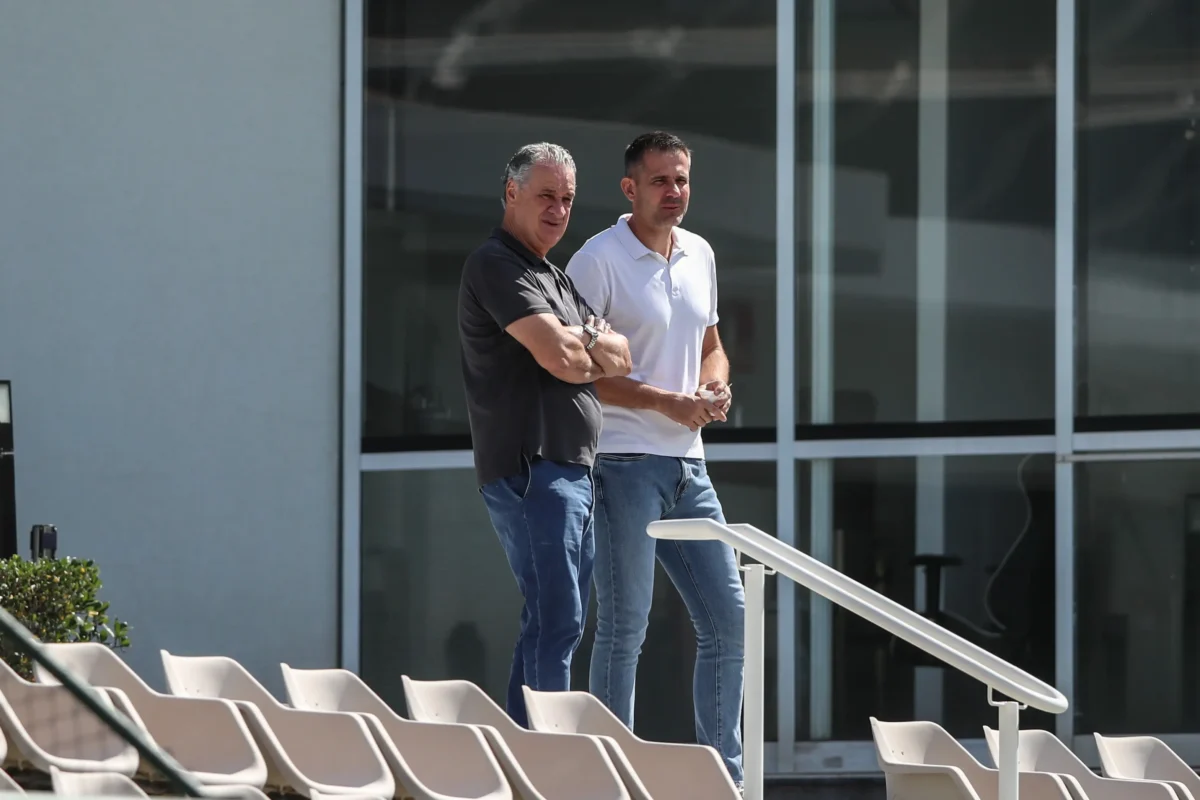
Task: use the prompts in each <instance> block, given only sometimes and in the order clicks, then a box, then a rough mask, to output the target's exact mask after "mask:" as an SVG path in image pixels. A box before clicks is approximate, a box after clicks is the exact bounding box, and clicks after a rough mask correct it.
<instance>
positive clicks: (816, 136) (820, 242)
mask: <svg viewBox="0 0 1200 800" xmlns="http://www.w3.org/2000/svg"><path fill="white" fill-rule="evenodd" d="M833 36H834V3H833V0H814V2H813V39H812V47H813V66H812V70H813V122H812V148H813V151H812V203H811V213H812V378H811V380H812V422H813V423H814V424H823V423H829V422H833V245H834V218H833V203H834V185H833V177H834V112H835V109H836V107H835V105H834V101H835V98H834V57H833V56H834V38H833ZM810 480H811V490H810V498H811V508H810V515H809V540H810V547H809V549H810V552H811V555H812V556H813V557H814V558H818V559H820V560H821V561H824V562H826V563H829V562H831V561H832V556H833V462H831V461H829V460H827V459H822V460H819V461H813V462H812V474H811V477H810ZM810 603H811V605H810V617H809V619H810V626H811V627H810V630H809V690H808V693H809V710H810V715H809V736H810V737H811V738H812V739H814V740H819V739H828V738H829V737H830V735H831V732H832V727H833V706H832V699H833V609H832V607H831V606H830V605H829V601H828V600H825V599H824V598H822V597H817V596H816V595H815V594H814V595H812V597H811V599H810Z"/></svg>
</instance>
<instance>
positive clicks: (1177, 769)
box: [1145, 736, 1200, 794]
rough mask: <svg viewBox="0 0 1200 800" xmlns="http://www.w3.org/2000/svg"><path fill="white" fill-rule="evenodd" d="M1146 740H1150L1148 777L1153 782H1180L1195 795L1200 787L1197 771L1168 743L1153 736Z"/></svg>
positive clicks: (1147, 765)
mask: <svg viewBox="0 0 1200 800" xmlns="http://www.w3.org/2000/svg"><path fill="white" fill-rule="evenodd" d="M1145 738H1147V739H1149V740H1150V748H1149V758H1148V760H1147V764H1146V776H1147V777H1148V778H1151V779H1153V780H1166V781H1179V782H1180V783H1182V784H1183V785H1184V786H1186V787H1188V788H1189V789H1191V790H1192V791H1193V794H1195V791H1196V789H1197V787H1200V777H1198V776H1197V775H1196V772H1195V770H1193V769H1192V768H1191V767H1190V766H1189V765H1188V763H1187V762H1186V761H1184V760H1183V759H1182V758H1180V757H1179V755H1178V754H1177V753H1176V752H1175V751H1174V750H1172V749H1171V748H1170V746H1169V745H1167V743H1166V742H1164V741H1162V740H1161V739H1156V738H1154V737H1153V736H1147V737H1145Z"/></svg>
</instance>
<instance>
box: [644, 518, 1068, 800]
mask: <svg viewBox="0 0 1200 800" xmlns="http://www.w3.org/2000/svg"><path fill="white" fill-rule="evenodd" d="M647 532H648V533H649V534H650V535H651V536H653V537H655V538H656V539H691V540H700V539H715V540H719V541H722V542H725V543H726V544H728V545H729V546H730V547H732V548H733V549H734V550H736V551H738V552H739V553H741V554H743V555H745V556H748V557H749V558H751V559H753V560H754V561H757V562H758V563H757V564H749V565H746V566H745V567H744V570H745V571H746V573H747V575H746V582H745V584H746V681H745V683H746V688H745V700H744V708H745V719H744V722H743V728H744V730H743V737H742V738H743V743H744V752H745V754H744V757H743V764H744V772H745V776H746V800H762V796H763V786H762V784H763V703H764V691H763V690H764V686H763V680H764V677H763V676H764V654H763V644H764V638H763V634H764V630H763V625H764V616H765V604H764V594H765V592H764V578H765V576H766V574H767V570H768V569H769V570H771V571H773V572H776V573H778V574H780V575H783V576H785V577H787V578H789V579H791V580H793V581H795V582H796V583H798V584H800V585H801V586H803V587H805V588H806V589H809V590H810V591H813V592H816V593H817V594H819V595H821V596H822V597H824V598H826V599H827V600H829V601H830V602H832V603H836V604H837V605H839V606H841V607H842V608H844V609H846V610H847V611H850V612H852V613H854V614H857V615H858V616H860V617H862V618H863V619H865V620H867V621H868V622H870V623H872V624H874V625H877V626H878V627H880V628H883V629H884V630H886V631H888V632H889V633H891V634H892V635H894V636H896V637H898V638H900V639H903V640H904V641H906V642H908V643H909V644H911V645H912V646H913V647H916V648H918V649H920V650H923V651H924V652H926V653H928V654H930V655H932V656H934V657H936V658H939V659H941V660H942V661H943V662H945V663H946V664H948V665H949V666H951V667H954V668H955V669H957V670H959V671H961V672H963V673H966V674H967V675H970V676H971V677H972V678H975V679H976V680H978V681H980V682H981V683H983V684H984V685H986V686H987V687H988V702H989V703H991V704H992V705H994V706H997V707H998V708H999V714H1000V725H999V727H1000V758H999V762H1000V763H999V764H998V765H997V766H998V767H999V768H1000V786H999V789H1000V791H999V800H1016V799H1017V796H1018V781H1017V735H1018V734H1017V730H1018V726H1017V721H1018V714H1019V711H1020V709H1021V708H1023V707H1026V706H1032V707H1033V708H1036V709H1039V710H1041V711H1046V712H1049V713H1051V714H1061V713H1062V712H1064V711H1066V710H1067V706H1068V703H1067V698H1066V697H1064V696H1063V694H1062V692H1060V691H1058V690H1057V689H1055V688H1054V687H1053V686H1051V685H1050V684H1048V683H1045V682H1044V681H1041V680H1039V679H1038V678H1035V677H1034V676H1032V675H1030V674H1029V673H1028V672H1025V671H1024V670H1022V669H1019V668H1017V667H1015V666H1013V665H1012V664H1010V663H1009V662H1007V661H1005V660H1004V659H1002V658H1000V657H999V656H997V655H995V654H994V653H991V652H989V651H987V650H985V649H983V648H982V647H980V646H979V645H977V644H974V643H972V642H969V641H967V640H966V639H964V638H962V637H961V636H958V635H957V634H954V633H951V632H950V631H948V630H946V629H945V628H943V627H942V626H941V625H938V624H937V623H936V622H933V621H932V620H930V619H928V618H926V617H923V616H921V615H920V614H918V613H917V612H915V611H913V610H912V609H910V608H906V607H905V606H902V605H900V604H899V603H897V602H896V601H894V600H892V599H890V598H888V597H885V596H883V595H882V594H880V593H879V592H876V591H875V590H874V589H871V588H870V587H867V586H865V585H863V584H861V583H859V582H858V581H856V580H854V579H853V578H850V577H848V576H846V575H845V574H843V573H841V572H839V571H838V570H836V569H834V568H833V567H831V566H829V565H828V564H824V563H822V562H821V561H818V560H817V559H815V558H813V557H812V556H810V555H808V554H806V553H802V552H800V551H799V550H797V549H796V548H794V547H791V546H790V545H788V544H786V543H784V542H781V541H780V540H778V539H776V538H775V537H774V536H771V535H770V534H768V533H766V532H764V531H761V530H759V529H758V528H755V527H754V526H753V525H743V524H737V525H730V524H722V523H720V522H717V521H716V520H711V519H687V520H663V521H660V522H652V523H650V525H649V527H648V528H647ZM994 691H995V692H1000V693H1002V694H1004V695H1005V696H1006V697H1008V698H1011V700H1003V701H998V700H996V699H994V698H993V696H992V693H993V692H994Z"/></svg>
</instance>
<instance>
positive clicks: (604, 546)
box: [567, 132, 744, 786]
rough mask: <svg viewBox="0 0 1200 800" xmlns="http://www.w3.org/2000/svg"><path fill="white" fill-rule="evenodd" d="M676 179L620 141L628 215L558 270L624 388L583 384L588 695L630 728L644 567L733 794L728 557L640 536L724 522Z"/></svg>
mask: <svg viewBox="0 0 1200 800" xmlns="http://www.w3.org/2000/svg"><path fill="white" fill-rule="evenodd" d="M690 171H691V152H690V151H689V149H688V147H687V145H685V144H684V143H683V141H681V140H680V139H679V138H678V137H676V136H674V135H672V134H669V133H662V132H655V133H648V134H644V135H642V136H639V137H638V138H637V139H634V140H633V142H632V143H631V144H630V145H629V146H628V147H627V148H626V150H625V177H624V178H622V179H621V190H622V191H623V192H624V194H625V196H626V197H627V198H628V199H629V201H630V202H631V203H632V206H633V209H632V213H631V214H626V215H623V216H622V217H620V218H619V219H618V220H617V223H616V224H615V225H614V226H612V227H611V228H608V229H607V230H605V231H602V232H601V233H598V234H597V235H595V236H593V237H592V238H591V239H589V240H588V241H587V243H585V244H584V245H583V247H582V248H580V250H579V252H578V253H576V254H575V255H574V256H573V257H572V258H571V261H570V263H569V264H568V265H567V274H568V275H569V276H570V277H571V279H572V280H573V281H574V282H575V286H576V289H577V290H578V291H579V293H580V295H582V296H583V297H584V299H585V300H587V302H588V303H589V305H590V306H591V307H592V308H593V309H595V311H596V314H597V315H599V316H602V317H603V318H604V319H605V320H606V321H607V322H608V323H609V324H611V325H612V326H613V327H614V328H615V329H617V330H620V331H621V332H622V333H623V334H625V336H626V337H627V338H628V340H629V351H630V354H631V355H632V357H633V371H632V372H631V373H630V374H629V376H628V377H623V378H601V379H599V380H597V381H596V383H595V386H596V391H597V393H598V394H599V396H600V403H601V410H602V412H603V416H604V424H603V427H602V428H601V431H600V444H599V447H598V448H597V454H596V465H595V476H596V520H595V535H596V562H595V571H594V573H593V580H594V583H595V585H596V598H597V601H598V604H599V613H598V619H597V627H596V642H595V647H594V649H593V650H592V662H591V691H592V693H593V694H595V695H596V696H597V697H599V698H600V700H602V701H603V702H604V703H605V705H607V706H608V707H609V709H611V710H612V712H613V713H614V714H616V715H617V716H618V717H619V718H620V719H621V720H622V721H624V722H625V724H626V725H628V726H629V727H630V728H632V727H633V706H634V683H635V676H636V671H637V661H638V654H639V653H640V652H641V648H642V642H643V641H644V640H645V637H646V627H647V625H648V622H649V618H650V603H651V600H652V598H653V595H654V560H655V557H657V558H658V560H659V562H661V563H662V565H663V569H664V570H665V571H666V573H667V575H668V576H670V578H671V581H672V583H674V584H675V587H676V589H678V591H679V593H680V595H681V596H682V597H683V600H684V602H685V603H686V604H687V607H688V612H689V614H690V616H691V618H692V622H693V624H694V626H695V629H696V643H697V655H696V668H695V674H694V676H693V700H694V703H695V710H696V736H697V740H698V741H699V742H700V743H701V744H706V745H710V746H712V747H713V748H715V749H716V750H717V752H718V753H720V754H721V757H722V759H723V760H724V762H725V765H726V767H727V768H728V769H729V773H730V776H731V777H732V778H733V780H734V782H735V783H737V784H738V785H739V786H741V784H742V741H741V738H742V737H741V708H742V679H743V673H742V666H743V645H744V639H743V631H744V619H743V616H742V615H743V606H744V595H743V592H742V582H741V579H740V578H739V575H738V569H737V561H736V558H735V556H734V553H733V550H732V549H731V548H730V547H729V546H728V545H726V544H723V543H721V542H715V541H705V542H672V541H659V540H656V539H652V538H651V537H650V536H649V535H648V534H647V533H646V526H647V525H648V524H649V523H650V522H653V521H655V520H660V519H695V518H712V519H716V520H720V521H722V522H723V521H724V516H723V514H722V511H721V503H720V501H719V500H718V499H717V493H716V491H714V489H713V486H712V482H711V481H710V480H709V477H708V471H707V469H706V467H705V463H704V443H703V442H702V440H701V436H700V432H701V430H702V429H703V428H704V426H705V425H707V424H709V423H710V422H712V421H714V420H721V421H724V420H725V414H726V411H727V410H728V409H729V406H730V403H731V401H732V394H731V392H730V389H729V361H728V359H727V358H726V356H725V352H724V350H723V349H722V348H721V340H720V337H719V336H718V334H717V273H716V260H715V258H714V256H713V250H712V247H710V246H709V244H708V242H706V241H705V240H704V239H703V238H701V237H700V236H697V235H696V234H694V233H691V232H689V231H685V230H683V229H682V228H680V227H679V224H680V223H681V222H682V221H683V217H684V214H686V213H687V207H688V199H689V197H690V194H691V186H690V184H689V182H688V179H689V173H690ZM710 393H711V394H710ZM702 394H704V396H702ZM709 398H711V399H709Z"/></svg>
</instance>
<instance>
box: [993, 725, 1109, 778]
mask: <svg viewBox="0 0 1200 800" xmlns="http://www.w3.org/2000/svg"><path fill="white" fill-rule="evenodd" d="M983 736H984V739H986V740H987V745H988V750H989V752H990V753H991V755H992V762H993V763H995V764H999V763H1000V732H999V731H998V730H996V729H994V728H989V727H987V726H986V725H985V726H984V727H983ZM1017 768H1018V769H1020V770H1021V771H1023V772H1054V773H1058V774H1061V775H1071V776H1073V777H1075V778H1082V779H1084V780H1090V779H1091V778H1093V777H1095V773H1094V772H1092V771H1091V770H1090V769H1089V768H1088V766H1087V764H1084V763H1083V762H1082V761H1080V760H1079V757H1078V756H1076V755H1075V754H1074V753H1072V752H1071V750H1070V748H1068V747H1067V746H1066V745H1064V744H1063V743H1062V741H1061V740H1060V739H1059V738H1058V737H1057V736H1055V735H1054V734H1053V733H1050V732H1049V731H1041V730H1028V731H1021V732H1020V734H1019V738H1018V745H1017Z"/></svg>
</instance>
